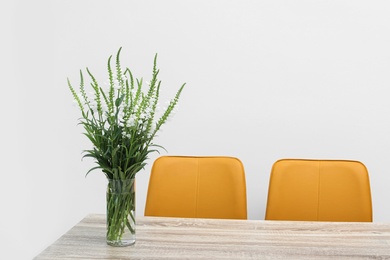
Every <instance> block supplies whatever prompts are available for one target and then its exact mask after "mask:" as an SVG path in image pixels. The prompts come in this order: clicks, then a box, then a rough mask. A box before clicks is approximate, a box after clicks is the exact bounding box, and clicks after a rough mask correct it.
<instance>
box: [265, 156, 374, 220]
mask: <svg viewBox="0 0 390 260" xmlns="http://www.w3.org/2000/svg"><path fill="white" fill-rule="evenodd" d="M265 219H266V220H305V221H350V222H372V205H371V191H370V182H369V177H368V172H367V169H366V167H365V166H364V164H362V163H361V162H358V161H347V160H305V159H283V160H279V161H277V162H275V163H274V165H273V167H272V172H271V177H270V183H269V190H268V201H267V209H266V215H265Z"/></svg>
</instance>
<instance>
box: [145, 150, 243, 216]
mask: <svg viewBox="0 0 390 260" xmlns="http://www.w3.org/2000/svg"><path fill="white" fill-rule="evenodd" d="M145 216H165V217H188V218H231V219H246V218H247V205H246V183H245V173H244V167H243V164H242V163H241V161H240V160H239V159H237V158H234V157H211V156H210V157H198V156H162V157H160V158H158V159H157V160H156V161H155V162H154V163H153V166H152V170H151V175H150V180H149V187H148V194H147V199H146V205H145Z"/></svg>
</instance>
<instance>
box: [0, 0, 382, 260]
mask: <svg viewBox="0 0 390 260" xmlns="http://www.w3.org/2000/svg"><path fill="white" fill-rule="evenodd" d="M1 7H2V8H1V14H2V15H1V26H2V30H1V31H2V32H3V33H2V34H3V37H2V40H1V43H0V44H1V48H0V50H1V53H0V54H1V57H2V61H1V63H2V67H1V68H2V69H1V75H2V76H1V78H2V83H3V84H2V86H1V89H2V93H3V94H1V119H2V121H1V135H0V136H1V138H2V142H1V143H2V149H1V165H2V167H1V174H2V178H1V183H2V188H1V189H0V192H1V195H0V200H1V205H2V210H1V212H2V214H1V220H0V234H1V235H0V239H1V240H2V241H0V248H1V250H0V254H1V255H0V258H1V259H3V258H4V257H2V256H7V258H4V259H31V258H32V257H33V256H35V255H36V254H38V253H39V252H40V251H42V250H43V249H44V248H46V247H47V246H48V245H49V244H51V243H52V242H54V241H55V240H56V239H57V238H58V237H60V236H61V235H62V234H63V233H64V232H66V231H67V230H68V229H69V228H71V227H72V226H73V225H74V224H76V223H77V222H78V221H80V220H81V219H82V218H83V217H84V216H85V215H86V214H88V213H104V212H105V185H106V182H105V179H104V177H103V175H102V174H100V173H99V172H95V173H91V174H90V175H89V176H88V177H87V178H85V177H84V175H85V172H86V171H87V170H88V169H89V168H90V167H92V166H93V164H92V162H91V161H88V160H84V161H81V151H82V150H83V149H86V148H89V147H90V144H89V143H88V141H87V140H86V138H85V137H83V135H82V134H81V133H82V131H83V130H82V128H81V127H80V126H77V118H78V117H79V111H78V110H77V108H76V107H74V106H72V98H71V95H70V93H69V91H68V89H67V86H66V77H70V79H71V80H72V81H73V82H74V83H76V84H77V82H78V70H79V69H80V68H84V67H86V66H88V67H89V68H90V69H91V70H93V71H94V72H95V74H96V75H98V77H99V78H100V79H102V80H105V78H104V77H105V75H106V74H105V64H106V59H107V58H108V56H109V55H111V54H115V52H116V51H117V49H118V48H119V47H120V46H123V52H122V63H123V64H125V65H127V66H129V67H130V68H132V70H133V72H134V74H135V75H137V76H138V77H144V78H146V79H148V78H149V77H150V73H151V68H152V60H153V56H154V54H155V53H156V52H157V53H158V54H159V67H160V69H161V74H160V79H161V80H162V81H163V88H162V92H163V93H164V95H163V100H164V99H166V98H167V97H170V96H172V95H173V94H174V93H175V91H176V90H177V88H178V87H179V86H180V85H181V83H183V82H187V87H186V89H185V91H184V92H183V96H182V99H181V102H180V110H179V112H178V114H177V115H176V117H175V118H174V120H173V121H172V122H170V123H169V124H168V125H166V127H165V128H164V130H163V131H162V132H161V133H160V136H159V138H158V139H157V140H156V142H157V141H158V143H159V144H161V145H163V146H165V147H166V148H167V149H168V151H169V154H180V155H230V156H236V157H238V158H240V159H241V160H242V161H243V163H244V166H245V170H246V174H247V190H248V213H249V218H250V219H263V218H264V210H265V203H266V197H267V188H268V177H269V172H270V169H271V166H272V164H273V162H274V161H276V160H277V159H280V158H285V157H299V158H339V159H355V160H360V161H362V162H363V163H365V164H366V166H367V167H368V170H369V172H370V177H371V186H372V196H373V206H374V220H375V221H389V220H390V206H389V203H388V199H389V197H390V189H389V184H390V175H389V174H388V173H389V169H388V162H389V155H390V102H389V95H390V94H389V90H388V89H389V87H390V76H389V72H390V48H389V46H390V34H389V31H390V16H389V13H390V2H389V1H363V0H354V1H346V0H337V1H329V0H326V1H325V0H324V1H304V0H296V1H288V0H282V1H255V0H252V1H249V0H235V1H233V0H223V1H222V0H221V1H217V0H207V1H199V0H196V1H195V0H192V1H188V0H165V1H157V0H155V1H151V0H144V1H132V0H126V1H124V0H117V1H96V0H67V1H60V0H36V1H27V0H19V1H8V0H7V1H3V2H2V6H1ZM162 154H166V153H165V152H162ZM157 156H158V154H154V155H153V156H152V157H151V158H150V160H149V165H148V167H147V168H146V169H145V170H144V171H143V172H140V173H139V174H138V176H137V196H138V198H137V215H142V214H143V210H144V203H145V196H146V190H147V183H148V178H149V169H150V168H149V167H150V164H151V163H152V162H153V160H154V159H155V158H156V157H157ZM13 250H15V251H13ZM11 252H12V254H11Z"/></svg>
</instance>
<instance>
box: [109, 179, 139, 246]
mask: <svg viewBox="0 0 390 260" xmlns="http://www.w3.org/2000/svg"><path fill="white" fill-rule="evenodd" d="M106 198H107V236H106V238H107V244H108V245H110V246H117V247H122V246H129V245H132V244H134V243H135V179H128V180H108V185H107V197H106Z"/></svg>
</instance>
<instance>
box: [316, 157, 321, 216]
mask: <svg viewBox="0 0 390 260" xmlns="http://www.w3.org/2000/svg"><path fill="white" fill-rule="evenodd" d="M320 183H321V161H318V184H317V185H318V191H317V220H319V211H320V187H321V185H320Z"/></svg>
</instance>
